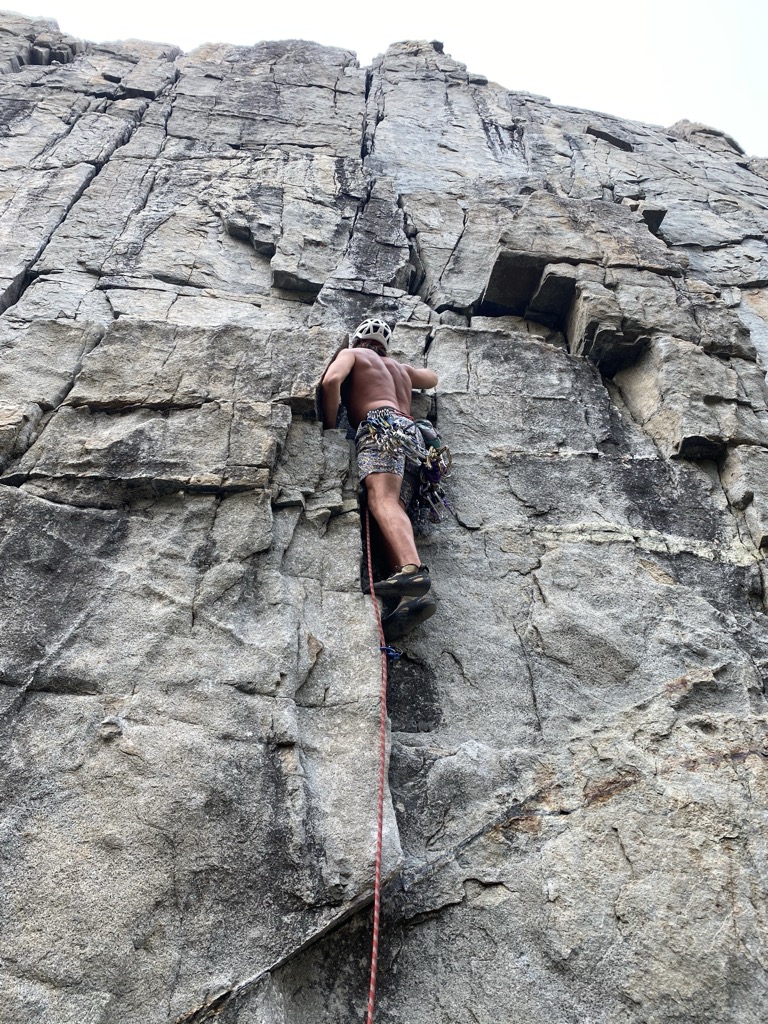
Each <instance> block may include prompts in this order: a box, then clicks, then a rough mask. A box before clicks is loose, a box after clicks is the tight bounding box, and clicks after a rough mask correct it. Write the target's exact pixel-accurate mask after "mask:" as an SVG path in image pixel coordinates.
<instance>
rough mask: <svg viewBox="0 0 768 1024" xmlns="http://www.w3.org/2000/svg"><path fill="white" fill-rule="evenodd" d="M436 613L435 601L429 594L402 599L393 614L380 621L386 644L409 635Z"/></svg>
mask: <svg viewBox="0 0 768 1024" xmlns="http://www.w3.org/2000/svg"><path fill="white" fill-rule="evenodd" d="M436 611H437V601H435V599H434V597H432V596H431V595H430V594H423V595H422V596H421V597H404V598H402V599H401V601H400V603H399V604H398V606H397V607H396V608H395V610H394V611H393V612H390V614H389V615H387V617H386V618H385V619H384V620H383V621H382V626H383V627H384V636H385V637H386V640H387V643H390V641H392V640H398V639H399V638H400V637H401V636H405V635H406V633H410V632H411V630H412V629H415V628H416V627H417V626H418V625H419V624H420V623H422V622H426V620H427V619H431V618H432V616H433V615H434V614H435V612H436Z"/></svg>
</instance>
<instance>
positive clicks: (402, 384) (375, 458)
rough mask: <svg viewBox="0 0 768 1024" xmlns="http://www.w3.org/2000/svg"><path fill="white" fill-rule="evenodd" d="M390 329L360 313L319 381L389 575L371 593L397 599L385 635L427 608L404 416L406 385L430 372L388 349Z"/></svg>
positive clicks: (429, 611) (420, 452)
mask: <svg viewBox="0 0 768 1024" xmlns="http://www.w3.org/2000/svg"><path fill="white" fill-rule="evenodd" d="M391 337H392V330H391V328H390V327H389V325H388V324H387V323H386V322H385V321H384V320H380V319H377V318H370V319H368V320H364V321H363V322H362V323H361V324H360V326H359V327H358V328H357V330H356V331H355V333H354V334H353V335H352V338H351V340H350V342H349V348H344V349H342V350H341V351H340V352H339V354H338V355H337V356H336V358H335V359H334V360H333V361H332V362H331V364H330V365H329V367H328V369H327V370H326V371H325V374H324V376H323V379H322V382H321V389H322V409H323V426H324V427H325V428H326V429H330V428H333V427H335V426H336V418H337V416H338V412H339V406H340V404H341V401H342V393H343V401H344V405H345V406H346V409H347V415H348V417H349V421H350V424H351V426H352V427H354V428H355V429H356V433H355V450H356V452H357V465H358V475H359V477H360V480H361V482H364V483H365V489H366V495H367V500H368V507H369V509H370V512H371V514H372V515H373V517H374V519H375V520H376V523H377V525H378V527H379V530H380V531H381V535H382V538H383V541H384V548H385V554H386V556H387V559H388V562H389V565H390V568H391V570H392V572H391V575H390V576H389V577H388V578H387V579H385V580H382V581H381V582H379V583H376V584H375V591H376V596H377V597H380V598H382V599H383V600H384V601H385V602H386V601H388V600H390V599H392V598H399V603H398V604H397V606H396V607H395V608H394V610H392V611H391V612H390V613H389V614H388V615H387V616H386V617H385V619H384V627H385V632H386V634H387V638H388V639H394V638H396V637H397V636H402V635H403V634H404V633H407V632H409V631H410V630H411V629H412V628H413V627H414V626H416V625H418V623H419V622H423V621H424V620H425V619H428V618H429V617H430V616H431V615H433V614H434V612H435V610H436V608H437V605H436V603H435V600H434V598H433V597H432V596H431V595H430V594H428V591H429V588H430V585H431V581H430V578H429V570H428V569H427V567H426V566H425V565H422V564H421V559H420V558H419V553H418V551H417V550H416V541H415V539H414V535H413V525H412V523H411V520H410V518H409V516H408V509H409V506H410V505H411V503H412V500H413V498H414V493H415V490H416V489H417V488H418V485H419V474H420V470H421V464H422V462H423V460H424V457H425V455H426V448H425V444H424V439H423V437H422V434H421V431H420V430H419V429H418V427H417V426H416V425H415V424H414V422H413V418H412V417H411V391H412V389H413V388H432V387H434V386H435V385H436V384H437V374H436V373H434V372H433V371H432V370H427V369H424V368H421V367H415V366H409V365H408V364H406V363H400V362H398V360H397V359H393V358H392V357H391V356H389V355H388V354H387V353H388V349H389V342H390V339H391Z"/></svg>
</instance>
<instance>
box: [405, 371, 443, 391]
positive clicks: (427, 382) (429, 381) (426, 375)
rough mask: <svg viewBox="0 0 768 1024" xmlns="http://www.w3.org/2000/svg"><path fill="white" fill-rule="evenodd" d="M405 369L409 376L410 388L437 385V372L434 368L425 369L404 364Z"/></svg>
mask: <svg viewBox="0 0 768 1024" xmlns="http://www.w3.org/2000/svg"><path fill="white" fill-rule="evenodd" d="M406 370H407V371H408V376H409V377H410V378H411V387H412V388H434V387H436V386H437V374H436V373H435V371H434V370H427V369H426V368H424V367H419V366H406Z"/></svg>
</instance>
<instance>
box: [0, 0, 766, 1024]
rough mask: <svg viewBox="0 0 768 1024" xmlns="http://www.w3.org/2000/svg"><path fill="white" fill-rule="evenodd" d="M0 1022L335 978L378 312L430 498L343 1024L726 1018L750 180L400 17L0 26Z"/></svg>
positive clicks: (697, 150) (755, 194) (755, 977)
mask: <svg viewBox="0 0 768 1024" xmlns="http://www.w3.org/2000/svg"><path fill="white" fill-rule="evenodd" d="M0 70H1V71H2V72H3V74H2V75H0V120H1V121H2V124H3V129H4V130H3V132H2V136H1V137H0V173H1V175H2V177H1V180H2V206H0V294H1V299H0V303H1V307H2V315H0V349H1V350H2V359H0V467H1V469H2V476H0V504H1V505H2V518H0V557H1V558H2V578H3V587H2V590H1V591H0V602H1V603H2V612H3V623H4V627H3V630H2V633H1V634H0V710H1V712H2V743H1V744H0V771H1V772H2V777H3V807H2V816H1V817H0V830H1V831H0V864H1V865H2V868H1V870H0V878H1V879H2V883H1V885H2V897H3V898H2V902H0V908H1V909H0V922H1V924H2V927H1V928H0V936H1V937H0V976H1V978H0V986H1V987H2V991H3V993H4V998H3V1001H2V1006H0V1021H1V1022H2V1024H11V1022H13V1024H18V1022H21V1021H39V1022H45V1024H82V1022H85V1021H87V1022H89V1024H90V1022H92V1024H160V1022H177V1024H182V1022H187V1024H192V1022H199V1024H201V1022H204V1021H214V1020H218V1021H221V1022H222V1024H309V1022H318V1021H319V1022H327V1024H331V1022H334V1024H338V1022H344V1024H346V1022H352V1021H358V1020H361V1019H362V1018H363V1013H364V1004H365V993H366V969H367V959H368V955H369V921H368V918H369V913H368V910H367V904H368V902H369V901H370V898H371V892H372V879H373V858H374V848H375V795H376V776H377V763H376V737H377V730H378V722H379V712H378V688H379V652H378V640H377V634H376V629H375V622H374V616H373V611H372V608H371V606H370V604H369V602H368V599H366V598H364V597H363V595H362V594H361V592H360V556H361V548H360V516H359V510H358V504H357V495H356V482H355V479H356V478H355V473H354V468H353V467H352V466H351V464H350V450H349V444H348V441H347V440H346V438H345V437H344V434H343V433H342V432H340V431H326V432H325V433H323V431H322V429H321V425H320V424H319V422H318V421H317V420H316V418H315V389H316V384H317V381H318V379H319V377H320V375H321V373H322V371H323V368H324V367H325V365H326V364H327V363H328V361H329V360H330V358H331V357H332V356H333V355H334V353H335V352H336V350H337V349H338V347H339V346H340V345H341V344H343V343H344V342H345V340H346V336H347V333H348V332H349V331H350V329H351V328H353V327H354V325H355V324H356V323H357V321H358V320H359V319H361V318H362V316H363V315H365V314H367V313H375V314H377V315H380V316H384V317H386V318H387V319H389V320H390V321H391V322H392V324H393V326H394V328H395V331H394V342H393V344H394V349H395V354H396V355H399V356H400V357H401V358H404V359H406V360H408V361H410V362H412V363H417V364H424V365H428V366H430V367H431V368H433V369H434V370H435V371H436V372H437V373H438V374H439V377H440V385H439V388H438V390H437V394H436V396H425V397H424V398H422V399H419V402H420V405H419V408H420V410H422V411H424V412H428V413H429V415H430V416H431V417H432V418H433V419H435V420H436V422H437V423H438V425H439V427H440V429H441V431H442V432H443V434H444V436H445V437H446V439H447V440H448V441H449V443H450V445H451V448H452V450H453V455H454V470H453V476H452V482H451V501H452V504H453V507H454V510H455V518H452V519H449V520H448V521H447V522H445V523H444V524H443V525H441V526H440V527H439V528H438V529H437V530H436V531H434V532H432V533H431V534H429V535H428V536H426V537H423V538H421V540H420V548H421V551H422V554H423V557H424V560H425V561H426V562H427V563H428V564H429V565H430V566H431V568H432V572H433V576H434V579H435V591H436V593H437V596H438V598H439V600H440V606H439V612H438V615H437V616H435V618H433V619H432V620H430V621H429V622H428V623H425V624H424V625H423V626H421V627H419V629H418V630H417V631H415V632H414V633H412V634H411V635H410V636H409V637H408V638H406V640H405V641H403V645H402V646H403V648H404V656H403V658H402V659H401V661H400V662H399V663H398V664H397V665H396V666H394V667H393V668H392V670H391V672H390V692H389V702H388V712H389V717H390V727H391V731H390V743H389V756H390V762H389V786H390V789H389V791H388V794H387V802H386V822H385V873H386V875H387V876H388V878H389V879H390V881H389V883H388V886H387V889H386V891H385V897H384V923H383V933H382V951H381V963H380V987H379V1002H378V1011H377V1019H378V1020H380V1021H382V1022H384V1021H390V1022H392V1024H394V1022H399V1021H413V1022H417V1024H433V1022H434V1024H438V1022H441V1024H442V1022H447V1021H452V1022H453V1021H455V1022H464V1021H470V1020H474V1021H478V1022H492V1021H493V1022H495V1021H499V1020H509V1021H515V1022H518V1024H538V1022H540V1021H542V1020H553V1021H558V1022H566V1021H568V1022H571V1021H573V1022H576V1021H579V1022H592V1024H618V1022H626V1024H672V1022H683V1021H685V1022H692V1021H701V1022H705V1021H706V1022H707V1024H714V1022H717V1024H736V1022H739V1024H752V1022H754V1024H757V1022H758V1021H762V1020H763V1018H764V1007H765V1005H766V999H767V998H768V974H767V973H766V967H767V966H768V949H767V948H766V944H767V943H768V924H767V923H766V922H767V921H768V906H767V905H766V889H767V887H768V859H767V858H766V844H765V838H764V835H765V826H766V797H768V792H767V786H766V784H767V778H768V776H767V770H768V736H767V735H766V713H767V711H768V708H767V706H766V682H767V680H768V657H767V656H766V642H767V641H768V619H767V618H766V606H767V604H768V601H767V599H766V596H765V595H766V585H768V580H767V579H766V572H765V561H764V554H765V549H766V547H767V546H768V404H767V393H766V385H765V365H766V364H767V363H768V244H767V243H766V237H765V233H766V227H767V226H768V174H766V169H765V161H764V160H759V159H750V158H749V157H747V156H745V155H744V153H743V152H742V151H741V149H740V147H739V146H738V144H737V143H735V142H734V140H732V139H730V138H729V137H728V136H726V135H724V134H723V133H722V132H718V131H716V130H714V129H711V128H708V127H706V126H702V125H696V124H691V123H690V122H679V123H678V124H677V125H674V126H673V127H672V128H669V129H662V128H658V127H655V126H649V125H643V124H638V123H633V122H626V121H621V120H620V119H617V118H613V117H609V116H607V115H603V114H597V113H594V112H585V111H580V110H575V109H570V108H563V107H555V106H552V105H551V104H550V103H549V102H548V101H547V100H546V99H544V98H543V97H538V96H532V95H529V94H526V93H515V92H508V91H506V90H504V89H502V88H501V87H499V86H497V85H494V84H492V83H488V82H487V81H486V79H485V78H484V77H483V76H482V75H479V74H473V73H471V72H468V71H467V69H466V68H465V67H464V65H462V64H460V63H458V62H457V61H455V60H453V59H452V58H450V57H449V56H447V55H446V54H445V53H443V52H442V46H441V45H440V44H439V43H415V42H407V43H399V44H396V45H394V46H392V47H390V49H389V50H388V51H387V53H386V54H385V55H384V56H383V57H380V58H378V59H377V60H376V61H375V62H374V64H373V66H372V67H371V68H369V69H361V68H360V67H359V66H358V64H357V61H356V59H355V56H354V54H352V53H350V52H348V51H344V50H339V49H330V48H324V47H320V46H317V45H315V44H311V43H303V42H282V43H262V44H259V45H257V46H254V47H250V48H238V47H233V46H208V47H202V48H201V49H199V50H196V51H195V52H193V53H191V54H189V55H183V54H181V53H180V52H179V51H178V49H176V48H174V47H171V46H162V45H157V44H144V43H138V42H127V43H119V44H110V45H108V46H95V45H91V44H84V43H81V42H79V41H77V40H73V39H71V38H70V37H68V36H66V35H64V34H62V33H61V32H60V31H59V29H58V27H57V26H56V24H55V23H54V22H51V21H44V20H30V19H24V18H21V17H19V16H17V15H3V16H2V18H1V19H0Z"/></svg>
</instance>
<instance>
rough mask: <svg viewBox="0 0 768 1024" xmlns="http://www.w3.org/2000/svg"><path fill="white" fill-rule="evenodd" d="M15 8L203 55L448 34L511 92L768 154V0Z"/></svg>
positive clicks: (363, 56) (139, 0)
mask: <svg viewBox="0 0 768 1024" xmlns="http://www.w3.org/2000/svg"><path fill="white" fill-rule="evenodd" d="M9 7H12V8H13V9H14V10H17V11H19V12H20V13H23V14H30V15H39V16H44V17H50V18H55V19H56V20H57V21H58V22H59V25H60V27H61V28H62V30H63V31H65V32H69V33H71V34H72V35H76V36H80V37H82V38H84V39H89V40H91V41H93V42H102V41H105V40H110V39H126V38H130V37H132V38H138V39H147V40H154V41H159V42H170V43H176V44H177V45H178V46H180V47H181V48H182V49H183V50H191V49H193V48H194V47H195V46H197V45H199V44H200V43H203V42H229V43H237V44H240V45H249V44H251V43H255V42H258V41H260V40H262V39H313V40H315V41H317V42H320V43H325V44H328V45H333V46H342V47H345V48H346V49H350V50H354V51H355V52H356V53H357V55H358V57H359V59H360V62H361V64H368V63H370V61H371V58H372V57H373V56H375V55H376V54H377V53H381V52H383V51H384V50H385V49H386V48H387V46H388V45H389V44H390V43H392V42H396V41H398V40H401V39H439V40H441V41H442V42H443V43H444V44H445V50H446V52H447V53H450V54H451V55H452V56H453V57H455V58H456V59H457V60H460V61H462V62H463V63H465V64H467V65H468V67H469V69H470V70H471V71H475V72H479V73H480V74H484V75H487V77H488V78H490V79H492V80H494V81H496V82H499V83H500V84H501V85H503V86H506V87H507V88H509V89H522V90H525V91H527V92H534V93H541V94H543V95H545V96H549V97H550V99H551V100H552V101H553V102H554V103H560V104H564V105H567V106H576V107H585V108H588V109H590V110H600V111H604V112H606V113H610V114H616V115H618V116H620V117H625V118H630V119H634V120H638V121H645V122H648V123H651V124H662V125H665V126H668V125H670V124H673V123H674V122H675V121H678V120H680V119H681V118H688V120H689V121H701V122H703V123H704V124H709V125H711V126H713V127H715V128H719V129H721V130H722V131H725V132H727V133H728V134H730V135H732V136H733V137H734V138H735V139H736V141H737V142H738V143H739V144H740V145H741V146H742V147H743V148H744V149H745V150H746V151H747V153H749V154H751V155H753V156H765V157H768V117H766V108H767V107H768V74H767V73H766V63H767V62H766V45H767V44H768V0H730V3H728V4H726V0H645V2H644V3H638V2H635V3H623V2H621V0H614V2H606V0H570V2H565V0H546V2H542V0H529V3H527V4H526V5H525V6H523V5H517V4H515V3H514V0H506V2H503V3H488V2H487V0H475V2H471V0H470V2H464V3H462V4H459V3H455V2H452V0H440V2H437V0H407V2H405V0H384V2H379V3H376V2H373V0H369V2H368V3H363V2H357V3H351V2H349V0H340V2H334V0H326V2H325V3H319V2H318V0H313V2H308V0H287V2H280V0H270V2H269V3H267V4H264V3H258V2H253V0H252V2H249V3H238V2H234V0H213V2H211V0H209V2H208V3H205V4H202V3H197V2H195V0H190V2H188V3H183V4H182V3H177V2H174V0H131V2H128V3H126V2H122V3H119V2H114V0H112V2H110V0H101V2H94V0H21V2H17V3H11V4H9Z"/></svg>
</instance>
